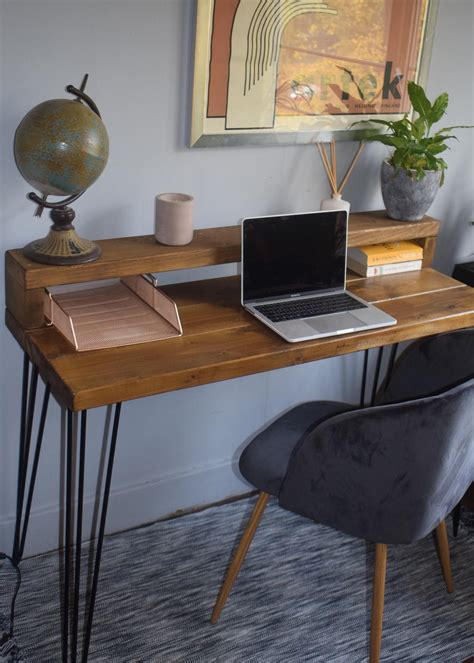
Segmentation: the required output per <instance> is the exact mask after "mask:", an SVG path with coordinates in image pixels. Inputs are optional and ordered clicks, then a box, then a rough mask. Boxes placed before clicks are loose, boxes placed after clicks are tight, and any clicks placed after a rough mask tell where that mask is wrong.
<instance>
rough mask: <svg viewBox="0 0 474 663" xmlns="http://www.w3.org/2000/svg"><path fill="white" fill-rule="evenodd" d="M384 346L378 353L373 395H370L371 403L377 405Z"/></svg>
mask: <svg viewBox="0 0 474 663" xmlns="http://www.w3.org/2000/svg"><path fill="white" fill-rule="evenodd" d="M383 351H384V348H383V346H381V347H380V348H379V351H378V353H377V363H376V365H375V374H374V381H373V382H372V396H371V397H370V405H371V407H372V405H375V397H376V396H377V389H378V386H379V377H380V367H381V366H382V358H383Z"/></svg>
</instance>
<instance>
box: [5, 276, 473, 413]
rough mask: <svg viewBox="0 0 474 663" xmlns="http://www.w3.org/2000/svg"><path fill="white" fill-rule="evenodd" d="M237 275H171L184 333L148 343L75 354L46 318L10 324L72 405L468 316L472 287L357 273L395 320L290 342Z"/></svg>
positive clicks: (285, 361)
mask: <svg viewBox="0 0 474 663" xmlns="http://www.w3.org/2000/svg"><path fill="white" fill-rule="evenodd" d="M239 284H240V280H239V277H227V278H220V279H211V280H206V281H197V282H194V283H183V284H176V285H172V286H168V287H166V292H167V293H168V294H169V295H170V296H171V297H173V298H174V299H175V301H176V302H177V304H178V307H179V311H180V315H181V320H182V324H183V330H184V335H183V336H182V337H181V338H175V339H168V340H163V341H158V342H154V343H145V344H141V345H136V346H128V347H122V348H116V349H108V350H97V351H91V352H86V353H77V352H75V351H74V349H73V348H72V346H71V345H70V344H69V343H68V342H67V341H66V340H65V339H64V338H63V337H62V336H61V334H60V333H59V332H58V331H56V330H55V329H54V328H53V327H46V328H41V329H37V330H32V331H26V330H25V329H24V328H23V327H22V326H21V325H20V324H19V323H18V322H17V321H16V320H15V318H14V317H13V316H12V315H11V314H10V313H8V312H7V317H6V320H7V325H8V327H9V329H10V330H11V332H12V333H13V334H14V335H15V337H16V338H17V340H18V341H19V342H20V344H22V345H23V347H24V348H25V349H26V350H27V352H28V353H29V355H30V357H31V358H32V359H33V361H34V362H35V363H36V364H37V365H38V367H39V370H40V373H41V375H42V376H43V378H44V379H45V380H47V381H49V382H50V383H51V386H52V390H53V393H54V395H55V396H56V398H57V399H58V400H59V401H60V402H61V403H62V404H63V405H64V406H66V407H69V408H71V409H73V410H82V409H85V408H92V407H98V406H101V405H107V404H110V403H114V402H117V401H125V400H130V399H134V398H141V397H144V396H150V395H152V394H158V393H163V392H167V391H173V390H175V389H183V388H186V387H191V386H196V385H201V384H206V383H210V382H216V381H219V380H226V379H229V378H234V377H238V376H243V375H249V374H252V373H258V372H261V371H268V370H272V369H277V368H282V367H284V366H292V365H296V364H302V363H305V362H309V361H314V360H317V359H323V358H327V357H334V356H338V355H343V354H347V353H351V352H356V351H359V350H364V349H366V348H373V347H378V346H382V345H386V344H390V343H394V342H399V341H405V340H409V339H414V338H418V337H421V336H429V335H431V334H436V333H439V332H443V331H449V330H452V329H458V328H463V327H469V326H473V325H474V289H472V288H469V287H468V286H465V285H463V284H461V283H459V282H457V281H454V280H453V279H451V278H450V277H448V276H445V275H443V274H440V273H438V272H436V271H434V270H432V269H424V270H422V271H421V272H409V273H405V274H394V275H390V276H380V277H373V278H370V279H364V278H360V277H352V278H351V279H350V281H349V284H348V287H349V289H350V290H353V291H354V292H355V293H356V294H358V295H360V296H361V297H363V298H364V299H366V300H368V301H370V302H376V303H377V305H378V306H379V307H380V308H382V309H383V310H385V311H386V312H387V313H390V314H391V315H393V316H394V317H395V318H397V320H398V324H397V325H396V326H394V327H387V328H384V329H375V330H370V331H366V332H359V333H352V334H345V335H342V336H336V337H329V338H324V339H320V340H312V341H305V342H302V343H287V342H285V341H284V340H283V339H281V338H280V337H279V336H277V335H276V334H275V333H273V332H272V331H271V330H270V329H268V328H267V327H265V326H264V325H263V324H261V323H260V322H259V321H258V320H256V319H255V318H253V317H252V316H251V315H249V314H248V313H246V312H245V311H244V310H243V309H242V307H241V305H240V288H239Z"/></svg>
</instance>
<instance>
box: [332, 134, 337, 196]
mask: <svg viewBox="0 0 474 663" xmlns="http://www.w3.org/2000/svg"><path fill="white" fill-rule="evenodd" d="M331 167H332V175H333V179H334V182H335V183H336V189H337V162H336V141H335V140H334V139H333V140H332V141H331ZM334 193H338V191H337V190H336V191H335V192H334Z"/></svg>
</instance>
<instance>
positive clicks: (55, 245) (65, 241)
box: [23, 192, 102, 265]
mask: <svg viewBox="0 0 474 663" xmlns="http://www.w3.org/2000/svg"><path fill="white" fill-rule="evenodd" d="M82 193H83V192H82ZM80 195H81V194H76V195H75V196H71V197H70V198H68V199H67V200H64V201H62V202H61V203H47V202H46V201H45V200H43V199H42V198H40V197H39V196H37V195H36V194H35V193H30V194H28V198H30V200H33V201H34V202H36V203H38V204H39V205H41V206H42V207H49V208H52V209H51V212H50V217H51V220H52V221H53V225H52V226H51V228H50V230H49V233H48V234H47V236H46V237H43V238H42V239H36V240H34V241H33V242H30V243H29V244H27V245H26V246H25V248H24V249H23V253H24V254H25V256H26V257H27V258H30V259H31V260H34V262H42V263H45V264H47V265H79V264H82V263H84V262H92V261H93V260H97V258H99V257H100V255H101V253H102V251H101V249H100V247H99V246H98V245H97V244H95V243H94V242H91V241H90V240H89V239H84V238H83V237H79V235H78V234H77V233H76V231H75V229H74V226H73V225H72V222H73V221H74V218H75V216H76V213H75V212H74V210H73V209H71V208H70V207H67V205H66V204H65V203H68V202H72V200H71V199H73V200H77V198H79V196H80Z"/></svg>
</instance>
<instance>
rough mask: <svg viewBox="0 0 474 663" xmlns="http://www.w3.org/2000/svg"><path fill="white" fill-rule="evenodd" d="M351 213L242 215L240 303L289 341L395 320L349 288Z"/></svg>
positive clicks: (348, 330) (338, 332)
mask: <svg viewBox="0 0 474 663" xmlns="http://www.w3.org/2000/svg"><path fill="white" fill-rule="evenodd" d="M347 233H348V214H347V211H346V210H330V211H329V210H328V211H321V212H305V213H301V214H285V215H273V216H262V217H252V218H246V219H243V221H242V305H243V306H244V307H245V309H246V310H247V311H248V312H249V313H251V314H252V315H254V316H255V317H256V318H258V319H259V320H260V321H261V322H263V324H265V325H267V326H268V327H270V329H273V331H274V332H276V333H277V334H279V335H280V336H282V337H283V338H284V339H285V340H286V341H289V342H290V343H296V342H298V341H307V340H309V339H313V338H322V337H324V336H334V335H337V334H348V333H350V332H355V331H364V330H366V329H367V330H368V329H376V328H377V327H385V326H388V325H395V324H396V322H397V321H396V320H395V318H392V317H391V316H390V315H387V313H384V311H381V310H380V309H378V308H377V307H376V306H373V305H372V304H368V303H367V302H365V301H364V300H363V299H361V298H360V297H357V296H356V295H354V294H352V293H350V292H348V291H347V290H346V267H347V265H346V263H347Z"/></svg>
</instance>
